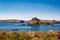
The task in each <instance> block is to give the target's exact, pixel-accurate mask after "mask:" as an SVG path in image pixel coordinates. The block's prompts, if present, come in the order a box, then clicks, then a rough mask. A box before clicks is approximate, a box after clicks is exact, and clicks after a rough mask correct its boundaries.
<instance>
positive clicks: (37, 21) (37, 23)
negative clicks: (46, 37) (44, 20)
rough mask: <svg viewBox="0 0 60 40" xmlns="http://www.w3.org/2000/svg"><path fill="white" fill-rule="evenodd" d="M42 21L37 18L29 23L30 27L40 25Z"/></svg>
mask: <svg viewBox="0 0 60 40" xmlns="http://www.w3.org/2000/svg"><path fill="white" fill-rule="evenodd" d="M39 22H40V20H39V19H38V18H36V17H34V18H32V19H31V21H29V22H28V24H29V25H39Z"/></svg>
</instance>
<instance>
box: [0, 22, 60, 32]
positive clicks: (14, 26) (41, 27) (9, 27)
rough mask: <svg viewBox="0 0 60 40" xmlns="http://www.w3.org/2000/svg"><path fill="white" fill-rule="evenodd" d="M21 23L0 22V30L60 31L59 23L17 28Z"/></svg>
mask: <svg viewBox="0 0 60 40" xmlns="http://www.w3.org/2000/svg"><path fill="white" fill-rule="evenodd" d="M20 24H22V23H8V22H7V23H3V22H0V30H7V31H14V30H13V29H16V30H15V31H18V32H20V31H27V32H28V31H39V30H41V31H48V30H60V23H59V24H58V23H57V24H53V25H39V26H19V25H20Z"/></svg>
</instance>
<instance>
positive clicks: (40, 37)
mask: <svg viewBox="0 0 60 40" xmlns="http://www.w3.org/2000/svg"><path fill="white" fill-rule="evenodd" d="M0 40H60V31H53V30H50V31H48V32H42V31H36V32H34V31H30V32H25V31H21V32H15V31H14V32H7V31H0Z"/></svg>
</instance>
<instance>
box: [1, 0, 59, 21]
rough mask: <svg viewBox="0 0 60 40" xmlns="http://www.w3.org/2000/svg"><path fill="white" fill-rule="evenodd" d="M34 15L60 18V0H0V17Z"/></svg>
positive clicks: (28, 17) (41, 17) (13, 17)
mask: <svg viewBox="0 0 60 40" xmlns="http://www.w3.org/2000/svg"><path fill="white" fill-rule="evenodd" d="M33 17H37V18H39V19H47V20H60V0H0V19H22V20H24V19H25V20H28V19H31V18H33Z"/></svg>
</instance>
